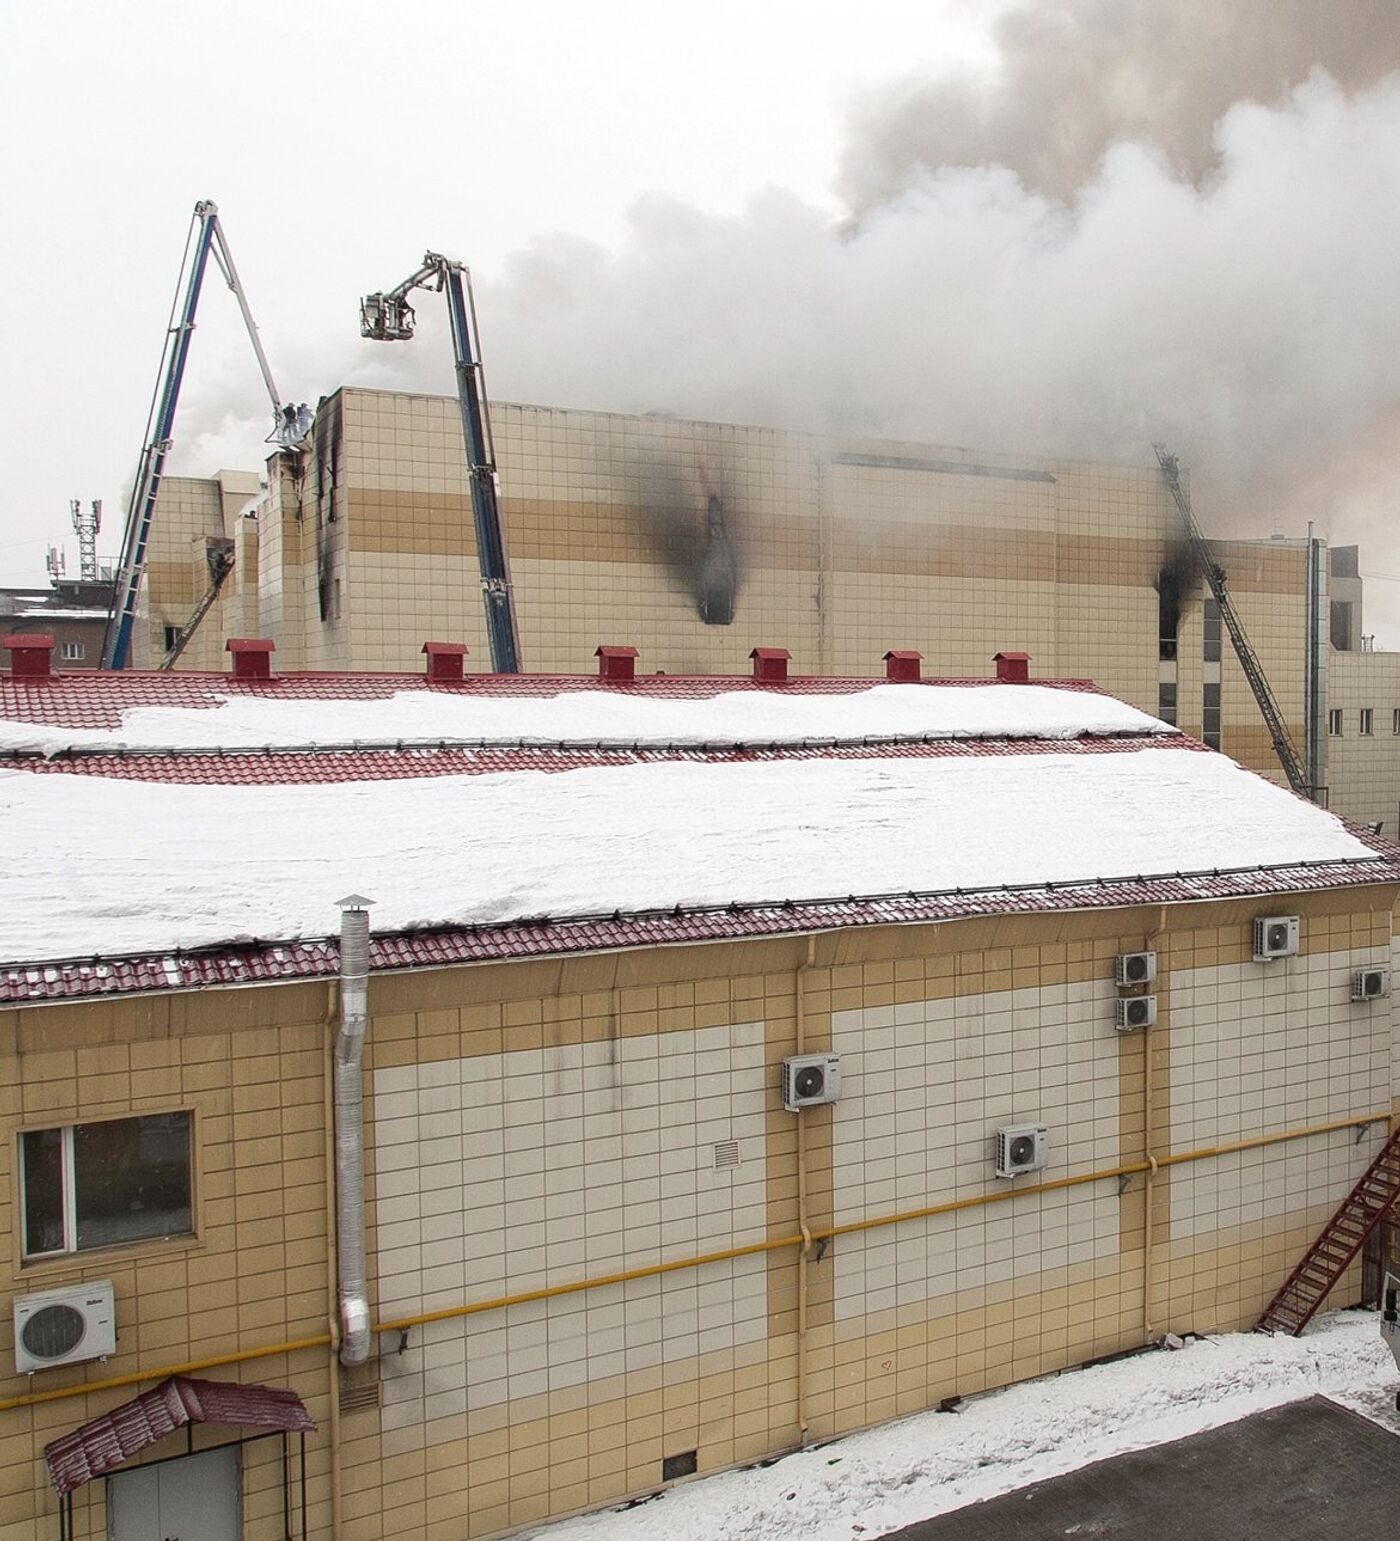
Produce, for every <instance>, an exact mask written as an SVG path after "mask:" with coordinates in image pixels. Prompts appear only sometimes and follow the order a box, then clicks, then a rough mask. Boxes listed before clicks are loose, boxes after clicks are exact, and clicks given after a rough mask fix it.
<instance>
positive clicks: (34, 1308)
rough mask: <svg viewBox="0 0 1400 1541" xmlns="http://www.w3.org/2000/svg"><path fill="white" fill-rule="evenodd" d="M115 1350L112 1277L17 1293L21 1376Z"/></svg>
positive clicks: (17, 1354) (17, 1350)
mask: <svg viewBox="0 0 1400 1541" xmlns="http://www.w3.org/2000/svg"><path fill="white" fill-rule="evenodd" d="M116 1349H117V1312H116V1306H115V1303H114V1301H113V1296H112V1281H111V1280H110V1279H94V1280H92V1281H91V1282H89V1283H87V1284H69V1285H66V1286H65V1287H64V1288H62V1289H52V1290H43V1291H42V1292H41V1293H39V1294H37V1295H17V1296H16V1297H15V1371H16V1373H17V1374H20V1375H29V1374H32V1373H33V1372H34V1371H35V1370H50V1369H53V1368H54V1366H56V1365H60V1364H80V1363H81V1362H82V1361H83V1360H85V1359H105V1358H106V1357H107V1355H108V1354H113V1353H115V1352H116Z"/></svg>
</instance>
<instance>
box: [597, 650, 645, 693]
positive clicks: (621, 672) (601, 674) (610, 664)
mask: <svg viewBox="0 0 1400 1541" xmlns="http://www.w3.org/2000/svg"><path fill="white" fill-rule="evenodd" d="M593 656H594V657H595V658H596V659H597V660H598V678H599V679H600V680H612V681H613V682H614V683H622V682H624V681H626V680H634V679H636V677H637V650H636V648H634V647H612V646H610V645H609V644H607V643H604V644H603V645H602V647H600V648H598V649H597V651H596V652H595V653H594V654H593Z"/></svg>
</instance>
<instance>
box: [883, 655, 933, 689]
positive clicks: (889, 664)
mask: <svg viewBox="0 0 1400 1541" xmlns="http://www.w3.org/2000/svg"><path fill="white" fill-rule="evenodd" d="M923 656H924V655H923V654H922V653H915V652H911V651H910V650H909V649H907V648H891V650H890V651H889V652H888V653H886V654H885V678H886V679H887V680H891V681H893V682H895V683H898V684H913V683H915V682H917V681H918V680H919V678H920V677H921V670H920V668H919V664H920V662H921V661H922V659H923Z"/></svg>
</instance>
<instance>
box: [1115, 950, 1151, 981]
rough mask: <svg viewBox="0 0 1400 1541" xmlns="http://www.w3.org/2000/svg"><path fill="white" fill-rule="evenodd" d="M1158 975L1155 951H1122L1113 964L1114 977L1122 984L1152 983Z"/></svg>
mask: <svg viewBox="0 0 1400 1541" xmlns="http://www.w3.org/2000/svg"><path fill="white" fill-rule="evenodd" d="M1156 977H1157V954H1156V953H1155V952H1120V953H1119V954H1118V958H1117V960H1116V962H1115V963H1114V965H1113V978H1114V981H1115V982H1116V983H1117V984H1120V985H1146V984H1151V983H1152V981H1153V980H1154V979H1155V978H1156Z"/></svg>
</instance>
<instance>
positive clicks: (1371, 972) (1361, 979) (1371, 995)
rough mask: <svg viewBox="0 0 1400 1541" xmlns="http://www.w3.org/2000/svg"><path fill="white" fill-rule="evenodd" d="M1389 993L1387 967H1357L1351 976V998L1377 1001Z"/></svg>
mask: <svg viewBox="0 0 1400 1541" xmlns="http://www.w3.org/2000/svg"><path fill="white" fill-rule="evenodd" d="M1389 994H1390V970H1389V969H1388V968H1359V969H1357V970H1356V972H1355V973H1354V974H1353V975H1352V976H1351V998H1352V1000H1354V1001H1378V1000H1381V999H1382V998H1383V997H1384V996H1387V995H1389Z"/></svg>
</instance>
